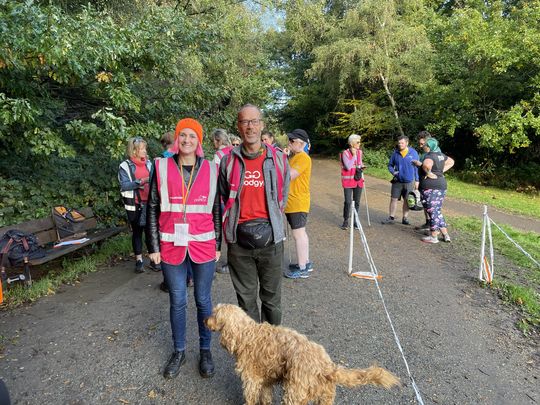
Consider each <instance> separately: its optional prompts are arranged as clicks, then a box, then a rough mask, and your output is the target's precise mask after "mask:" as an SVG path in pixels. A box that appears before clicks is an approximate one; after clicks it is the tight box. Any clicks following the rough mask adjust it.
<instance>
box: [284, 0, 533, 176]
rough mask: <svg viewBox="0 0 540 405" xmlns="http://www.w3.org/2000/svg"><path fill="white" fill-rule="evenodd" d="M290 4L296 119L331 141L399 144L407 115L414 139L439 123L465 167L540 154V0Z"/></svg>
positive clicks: (289, 118) (288, 116)
mask: <svg viewBox="0 0 540 405" xmlns="http://www.w3.org/2000/svg"><path fill="white" fill-rule="evenodd" d="M284 10H285V12H286V20H285V28H286V29H285V31H284V32H283V33H282V34H281V44H282V45H283V46H282V48H281V53H280V54H279V55H278V58H276V59H277V60H279V61H280V63H281V66H282V67H283V68H284V69H286V70H288V72H289V75H290V80H289V82H284V86H285V93H286V94H288V95H290V96H291V100H290V102H289V103H288V104H287V105H286V106H285V108H284V109H283V111H282V114H283V117H284V118H285V120H284V125H286V126H287V127H290V126H302V125H304V127H305V128H313V130H315V131H316V134H315V135H316V138H317V139H316V141H317V142H319V141H320V142H321V143H323V144H324V147H323V149H324V150H329V149H332V146H333V147H334V148H336V149H337V148H338V147H340V146H342V145H341V142H340V141H339V140H340V139H342V138H344V137H346V136H347V135H348V134H350V133H352V132H357V133H360V134H362V135H364V136H365V140H366V141H371V142H374V143H378V144H382V145H384V146H390V144H391V138H393V137H394V136H395V134H396V133H397V132H398V131H399V125H400V124H401V126H402V127H403V131H404V132H405V133H406V134H409V136H410V135H413V136H414V134H416V133H418V132H419V131H420V130H423V129H429V130H430V131H432V132H433V133H434V134H435V136H436V137H437V138H438V139H439V140H440V141H441V144H442V148H443V150H444V151H445V152H448V153H449V154H451V155H453V156H454V157H456V162H457V165H458V166H463V165H464V163H465V160H466V159H467V158H477V159H489V160H491V161H492V162H493V163H494V164H495V165H504V164H509V163H515V162H516V161H519V162H520V163H521V164H523V165H524V166H527V165H528V164H529V163H531V162H536V163H538V162H539V158H538V156H540V136H539V135H540V108H539V107H540V105H539V101H540V90H539V85H540V57H539V56H540V46H539V44H538V41H537V39H538V37H539V36H540V25H538V24H537V22H538V20H539V19H540V1H539V0H527V1H520V2H508V1H504V0H495V1H491V2H482V1H465V2H454V1H451V2H443V3H441V2H434V1H400V0H385V1H382V2H380V1H379V2H376V1H362V2H348V1H343V2H341V1H340V2H325V1H322V0H291V1H287V2H286V3H285V6H284ZM276 41H277V40H276ZM277 42H278V43H279V41H277ZM305 72H308V74H307V75H306V74H305ZM383 77H384V78H386V79H387V80H386V83H385V80H383ZM310 107H311V108H310ZM396 118H399V121H396ZM295 123H296V124H297V125H295ZM317 142H315V145H314V147H315V148H317ZM513 155H515V156H516V158H514V157H513ZM536 177H537V176H536ZM523 186H527V184H525V185H523Z"/></svg>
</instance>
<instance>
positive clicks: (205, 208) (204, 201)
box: [155, 158, 217, 265]
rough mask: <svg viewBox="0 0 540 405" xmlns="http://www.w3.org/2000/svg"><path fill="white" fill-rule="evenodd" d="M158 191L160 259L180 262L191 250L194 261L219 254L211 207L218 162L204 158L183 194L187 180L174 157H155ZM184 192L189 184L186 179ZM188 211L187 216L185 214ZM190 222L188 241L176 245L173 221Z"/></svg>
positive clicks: (174, 222)
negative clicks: (183, 194) (159, 200)
mask: <svg viewBox="0 0 540 405" xmlns="http://www.w3.org/2000/svg"><path fill="white" fill-rule="evenodd" d="M155 162H156V163H155V164H156V169H155V170H156V175H157V186H158V192H159V195H160V198H161V202H160V210H161V213H160V215H159V237H160V253H161V259H162V260H163V261H164V262H166V263H169V264H174V265H177V264H180V263H182V262H183V261H184V259H185V258H186V251H188V252H189V256H190V257H191V260H193V261H194V262H195V263H206V262H209V261H211V260H215V258H216V235H215V232H214V221H213V217H212V208H213V205H214V198H215V196H216V188H217V169H216V165H215V164H211V163H210V162H208V161H207V160H203V161H202V164H201V167H200V168H199V170H198V172H197V173H195V174H194V177H193V179H192V184H191V189H190V190H189V194H187V196H186V201H184V200H183V196H182V182H183V181H184V180H183V178H182V176H181V174H180V169H179V167H178V165H177V164H176V162H175V161H174V159H173V158H159V159H156V161H155ZM184 193H187V184H186V183H184ZM184 212H185V217H184ZM184 223H187V224H189V235H188V245H187V247H186V246H175V245H174V240H175V238H174V228H175V227H174V224H184Z"/></svg>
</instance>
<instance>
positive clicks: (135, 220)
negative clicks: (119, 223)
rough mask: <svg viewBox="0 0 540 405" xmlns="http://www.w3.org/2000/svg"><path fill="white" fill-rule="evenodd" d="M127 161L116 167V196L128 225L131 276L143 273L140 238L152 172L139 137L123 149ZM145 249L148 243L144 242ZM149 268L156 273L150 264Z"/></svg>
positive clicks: (130, 141) (142, 231) (144, 144)
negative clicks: (118, 185) (117, 183)
mask: <svg viewBox="0 0 540 405" xmlns="http://www.w3.org/2000/svg"><path fill="white" fill-rule="evenodd" d="M126 155H127V159H126V160H124V161H123V162H122V163H120V166H119V167H118V182H119V183H120V193H121V195H122V201H123V202H124V208H125V209H126V214H127V218H128V222H129V225H130V228H131V245H132V247H133V253H134V254H135V273H144V261H143V234H144V227H145V217H144V212H143V210H145V209H146V205H145V204H146V200H147V199H148V180H149V176H150V171H151V170H152V161H151V160H150V159H148V155H147V151H146V141H145V140H144V139H143V138H141V137H140V136H136V137H134V138H130V139H129V140H128V143H127V148H126ZM146 242H147V246H148V239H147V240H146ZM150 268H151V269H152V270H154V271H159V270H160V268H159V266H158V265H156V264H155V263H154V262H150Z"/></svg>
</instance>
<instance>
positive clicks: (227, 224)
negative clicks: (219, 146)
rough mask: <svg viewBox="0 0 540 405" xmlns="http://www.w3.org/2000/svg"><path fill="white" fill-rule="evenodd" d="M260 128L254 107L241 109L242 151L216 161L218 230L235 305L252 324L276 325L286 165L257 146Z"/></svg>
mask: <svg viewBox="0 0 540 405" xmlns="http://www.w3.org/2000/svg"><path fill="white" fill-rule="evenodd" d="M263 128H264V123H263V120H262V114H261V111H260V110H259V109H258V108H257V107H256V106H254V105H250V104H247V105H245V106H244V107H242V108H241V109H240V111H239V112H238V132H239V133H240V137H241V138H242V145H241V148H234V149H233V150H232V151H231V153H230V154H229V155H227V156H225V157H224V158H223V159H222V160H221V165H220V175H219V188H220V193H221V196H222V198H223V201H225V213H224V217H225V218H227V219H226V221H224V229H223V232H224V234H225V239H226V241H227V262H228V264H229V271H230V274H231V280H232V282H233V286H234V289H235V291H236V296H237V299H238V305H239V306H240V307H241V308H243V309H244V310H245V311H246V312H247V313H248V315H249V316H251V317H252V318H253V319H255V320H256V321H257V322H260V321H262V322H265V321H266V322H269V323H271V324H274V325H279V324H280V323H281V278H282V277H281V275H282V268H281V264H282V260H283V240H284V239H285V228H284V226H283V208H284V207H285V204H286V202H287V194H288V190H289V165H288V163H287V158H286V156H285V155H284V154H283V152H281V151H279V150H276V149H275V148H273V147H272V146H268V145H266V144H264V143H262V141H261V131H262V130H263ZM257 296H258V297H260V300H261V309H260V311H259V307H258V304H257Z"/></svg>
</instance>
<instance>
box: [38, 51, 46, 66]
mask: <svg viewBox="0 0 540 405" xmlns="http://www.w3.org/2000/svg"><path fill="white" fill-rule="evenodd" d="M38 59H39V63H40V65H44V64H45V56H43V54H42V53H40V54H38Z"/></svg>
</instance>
